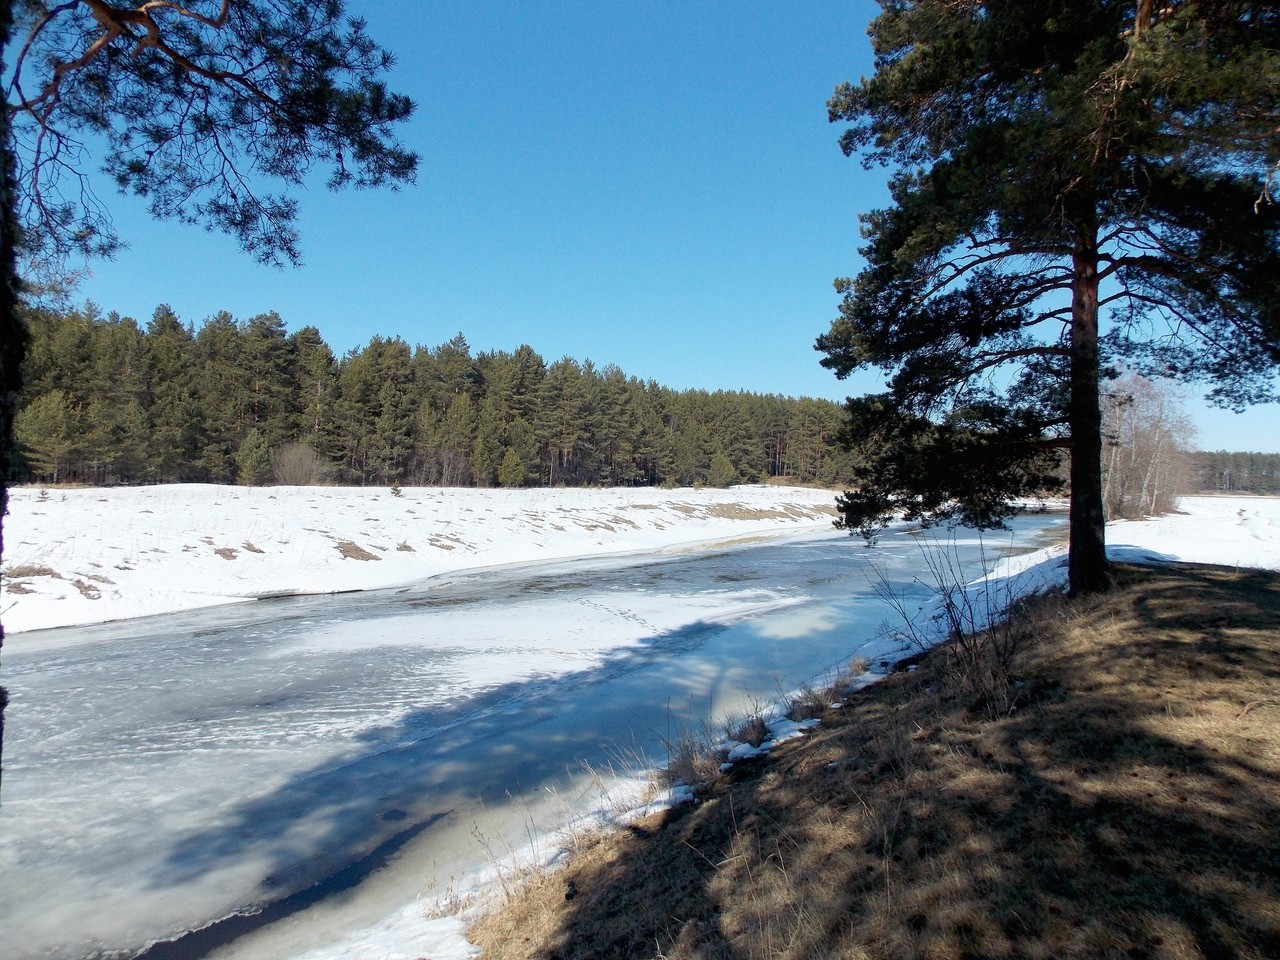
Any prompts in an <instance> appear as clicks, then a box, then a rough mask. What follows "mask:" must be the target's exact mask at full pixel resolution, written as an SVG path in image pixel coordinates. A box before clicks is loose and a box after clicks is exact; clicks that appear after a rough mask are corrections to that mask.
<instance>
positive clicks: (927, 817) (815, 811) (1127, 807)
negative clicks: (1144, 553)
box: [477, 567, 1280, 960]
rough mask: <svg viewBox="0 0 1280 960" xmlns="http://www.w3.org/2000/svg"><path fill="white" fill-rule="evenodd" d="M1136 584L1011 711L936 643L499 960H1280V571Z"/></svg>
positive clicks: (1072, 625) (502, 920)
mask: <svg viewBox="0 0 1280 960" xmlns="http://www.w3.org/2000/svg"><path fill="white" fill-rule="evenodd" d="M1120 577H1121V581H1122V586H1121V588H1120V589H1119V590H1118V591H1117V592H1115V593H1114V594H1113V595H1111V596H1109V597H1107V598H1105V599H1104V600H1101V601H1093V602H1090V603H1088V604H1083V603H1082V604H1076V605H1068V604H1065V603H1064V602H1056V603H1050V602H1046V603H1044V604H1041V605H1040V606H1039V609H1038V611H1037V612H1036V614H1035V616H1034V617H1033V619H1032V620H1031V621H1030V622H1031V624H1032V630H1033V633H1032V634H1030V635H1029V636H1028V637H1026V638H1024V642H1023V644H1022V648H1021V650H1020V652H1019V653H1018V655H1017V657H1016V659H1015V660H1014V676H1013V678H1012V681H1011V683H1010V685H1009V687H1008V689H1007V690H1006V691H1005V692H1006V693H1007V694H1008V695H1009V700H1011V701H1012V708H1011V709H1003V708H1002V709H999V710H996V709H993V708H992V701H991V699H990V698H989V697H987V696H985V695H978V696H975V691H974V689H973V688H972V687H971V686H969V685H966V684H964V683H962V682H960V681H959V679H958V678H957V677H956V676H955V675H954V672H953V671H951V670H950V668H949V666H948V661H947V660H946V656H947V654H946V653H945V652H943V651H937V652H935V653H934V654H932V655H930V656H929V657H928V658H925V660H924V661H923V662H922V664H921V666H920V667H919V669H918V670H916V671H915V672H911V673H907V672H903V673H899V674H895V675H894V676H892V677H890V678H888V679H887V680H886V681H885V682H883V683H881V684H877V685H875V686H873V687H871V688H868V689H867V690H866V691H865V692H864V693H862V694H860V695H858V696H856V697H854V698H852V699H851V700H850V701H849V702H848V703H847V704H846V705H845V706H844V707H843V708H842V709H839V710H832V711H829V712H828V714H827V715H826V717H825V718H824V720H823V725H822V727H821V728H819V730H817V731H815V733H814V734H813V735H812V736H810V737H809V738H808V739H807V740H806V741H805V742H802V743H800V744H797V745H793V744H785V745H783V746H782V747H780V748H779V749H778V750H777V752H776V753H775V755H774V757H773V758H771V759H770V760H768V761H765V762H763V763H761V764H759V765H757V767H755V768H752V769H739V770H737V771H735V773H734V774H733V778H732V780H726V781H722V782H720V783H718V784H717V785H715V786H714V787H712V788H710V789H709V790H708V791H707V792H706V794H705V796H704V798H703V800H702V801H701V802H700V803H699V804H697V805H693V806H685V807H682V808H680V809H678V810H675V811H672V812H671V813H669V814H668V815H666V816H665V817H664V818H662V819H660V820H654V821H650V822H646V823H644V824H642V825H639V826H637V827H635V828H634V829H632V830H631V831H630V833H629V835H626V836H623V837H619V838H617V839H615V840H611V841H603V842H601V843H600V844H599V846H598V847H597V848H596V849H594V850H592V851H590V852H589V853H588V854H586V855H584V856H583V857H581V858H580V859H579V860H578V861H577V862H575V863H574V864H571V865H570V866H569V867H568V868H567V869H566V870H565V871H563V872H561V873H557V874H553V875H551V876H549V877H545V878H542V879H541V880H540V881H538V882H537V883H535V884H534V885H533V887H532V888H531V890H530V893H529V895H528V896H527V897H524V898H521V899H518V900H516V901H514V902H513V903H511V904H509V905H508V906H507V908H506V910H505V911H504V912H502V913H500V914H498V915H496V916H495V917H491V918H489V919H488V920H487V921H486V922H485V923H484V924H482V925H481V927H479V928H478V930H477V933H478V935H480V936H481V937H482V938H483V942H484V943H485V945H486V947H487V952H486V956H489V957H540V958H557V960H570V958H587V957H603V956H608V957H614V958H624V957H654V956H662V957H664V958H671V960H674V958H700V960H712V958H721V960H740V958H748V957H753V958H754V957H761V958H763V957H770V958H787V957H791V958H797V960H798V958H822V957H895V958H898V957H901V958H908V957H911V958H915V957H927V958H936V960H968V958H979V957H1010V958H1018V957H1026V958H1047V957H1055V958H1086V957H1088V958H1092V957H1114V958H1170V960H1173V958H1228V957H1230V958H1253V960H1263V958H1275V957H1278V956H1280V730H1278V728H1280V723H1277V721H1278V720H1280V576H1277V575H1275V574H1270V573H1260V572H1249V571H1245V572H1238V571H1230V570H1224V569H1218V568H1204V567H1169V568H1161V569H1149V568H1137V567H1125V568H1121V572H1120ZM979 693H981V691H979Z"/></svg>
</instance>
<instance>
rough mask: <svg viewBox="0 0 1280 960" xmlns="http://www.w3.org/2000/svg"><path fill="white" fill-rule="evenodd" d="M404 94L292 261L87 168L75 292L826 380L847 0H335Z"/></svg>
mask: <svg viewBox="0 0 1280 960" xmlns="http://www.w3.org/2000/svg"><path fill="white" fill-rule="evenodd" d="M349 7H350V12H351V13H353V14H358V15H361V16H364V17H365V18H366V19H367V20H368V21H369V26H370V32H371V34H372V35H373V36H374V37H375V38H376V39H377V40H378V41H379V42H381V43H382V44H383V45H384V46H387V47H389V48H390V49H392V50H393V51H394V52H395V53H396V55H397V57H398V63H397V66H396V68H395V71H394V73H393V74H392V77H391V86H392V88H393V89H395V90H397V91H399V92H403V93H407V94H409V95H410V96H411V97H413V99H414V100H415V101H417V104H418V111H417V113H416V115H415V117H414V119H413V121H412V123H411V124H410V125H408V126H407V127H406V128H405V129H404V130H403V137H402V138H403V140H404V141H405V142H406V143H407V144H408V145H409V146H411V147H412V148H413V149H415V150H417V151H418V152H419V153H420V155H421V157H422V167H421V172H420V174H419V178H418V184H417V186H416V187H410V188H407V189H405V190H403V191H401V192H399V193H389V192H352V191H345V192H342V193H338V194H333V193H330V192H328V191H326V190H325V189H324V188H323V186H320V185H317V186H316V187H315V188H313V189H312V190H310V191H308V192H304V193H303V194H301V195H300V196H299V199H300V201H301V207H302V220H301V227H302V231H303V251H304V256H305V259H306V263H305V266H304V267H303V268H302V269H300V270H285V271H276V270H273V269H270V268H265V267H259V266H257V265H255V264H254V263H253V262H252V261H251V260H250V259H249V258H248V257H246V256H245V255H243V254H242V253H240V252H239V251H238V249H236V247H235V246H234V244H233V243H232V242H231V241H230V240H228V239H226V238H223V237H221V236H217V235H211V234H206V233H203V232H201V231H200V230H198V229H193V228H190V227H181V226H178V225H175V224H157V223H154V222H152V221H150V220H148V219H147V217H146V215H145V212H144V211H143V210H142V209H141V207H140V205H139V204H137V203H136V202H135V201H132V200H129V199H127V198H123V197H116V196H114V195H113V194H111V193H110V191H109V189H104V190H103V198H104V199H105V200H106V201H107V202H108V204H109V206H110V208H111V211H112V213H113V215H114V217H115V219H116V221H117V224H118V226H119V228H120V231H121V233H122V235H123V236H124V238H125V240H126V241H127V242H129V243H130V245H131V248H130V249H129V250H127V251H125V252H124V253H122V254H121V255H120V256H119V257H117V259H116V260H114V261H112V262H99V263H95V264H93V265H92V271H93V273H92V276H90V277H89V278H88V279H86V280H85V281H84V283H83V284H82V287H81V289H80V291H79V294H78V296H79V297H81V298H88V299H91V300H93V301H95V302H97V303H98V304H100V305H101V306H102V307H103V308H104V309H107V310H117V311H119V312H120V313H122V314H126V315H130V316H134V317H136V318H137V319H138V320H139V321H141V322H145V321H146V320H147V319H148V318H149V317H150V316H151V313H152V311H153V309H154V308H155V306H156V305H157V304H159V303H168V304H170V305H171V306H172V307H173V308H174V309H175V310H176V311H177V312H178V315H179V316H180V317H182V318H183V319H184V320H187V321H195V322H197V323H199V322H200V321H202V320H203V319H204V318H206V317H208V316H210V315H212V314H213V313H215V312H217V311H218V310H228V311H230V312H231V313H232V314H233V315H234V316H236V317H238V318H241V319H244V318H247V317H250V316H252V315H254V314H256V313H262V312H265V311H268V310H275V311H277V312H279V313H280V315H281V316H282V317H283V318H284V320H285V322H286V324H287V325H288V327H289V329H291V330H296V329H297V328H299V327H301V326H304V325H307V324H314V325H315V326H317V327H318V328H319V329H320V331H321V333H322V334H323V335H324V337H325V339H326V340H327V341H328V343H329V344H330V346H332V347H333V348H334V350H335V351H336V352H338V353H339V354H341V353H343V352H345V351H347V350H349V349H351V348H354V347H357V346H360V345H362V344H364V343H366V342H368V340H369V338H370V337H371V336H372V335H374V334H382V335H385V336H395V335H398V336H401V337H403V338H404V339H405V340H407V341H409V342H410V343H422V344H426V345H428V346H434V345H436V344H438V343H442V342H444V341H445V340H448V339H449V338H450V337H452V336H453V335H454V334H456V333H458V332H459V331H461V332H462V333H464V334H465V335H466V337H467V339H468V341H469V342H470V343H471V345H472V348H473V349H475V350H489V349H505V350H514V349H515V348H516V347H517V346H519V345H520V344H522V343H528V344H529V345H531V346H532V347H533V348H534V349H535V350H537V351H538V352H539V353H541V354H542V355H543V356H544V357H545V358H547V359H548V360H549V361H550V360H555V359H558V358H559V357H561V356H564V355H566V354H567V355H569V356H573V357H576V358H577V359H578V360H584V359H588V358H589V359H591V360H593V361H595V363H596V364H597V365H602V364H605V363H614V364H617V365H618V366H620V367H621V368H622V369H623V370H624V371H626V372H627V373H628V374H631V375H634V376H638V377H641V378H643V379H650V378H652V379H654V380H657V381H658V382H660V383H663V384H666V385H668V386H672V387H677V388H686V387H704V388H707V389H718V388H726V389H745V390H751V391H756V392H765V393H783V394H789V395H796V396H800V395H804V396H818V397H828V398H831V399H834V400H842V399H843V398H844V397H845V396H847V395H848V394H850V393H860V392H863V391H865V390H867V389H871V388H873V387H874V386H875V385H876V384H875V381H874V380H873V379H870V378H866V379H861V380H859V379H855V380H851V381H847V382H845V383H841V382H840V381H837V380H836V379H835V377H833V376H832V375H831V374H830V373H829V372H827V371H826V370H824V369H823V368H822V367H820V366H819V365H818V359H819V355H818V353H817V352H816V351H814V349H813V340H814V338H815V337H816V336H818V335H819V334H820V333H822V332H824V331H825V330H826V329H827V327H828V325H829V324H830V321H831V319H832V318H833V317H834V316H835V314H836V307H837V303H838V298H837V297H836V295H835V293H834V291H833V290H832V286H831V281H832V279H833V278H834V277H836V276H841V275H853V274H855V273H857V271H858V269H859V266H860V259H859V257H858V255H857V246H858V244H859V236H858V223H857V215H858V213H859V212H861V211H864V210H867V209H870V208H873V207H877V206H883V205H884V203H885V200H886V196H887V194H886V190H885V185H884V184H885V179H886V175H885V173H884V172H883V171H879V170H875V171H871V172H867V171H864V170H863V169H862V167H861V165H860V164H859V163H858V162H857V161H856V160H851V159H846V158H845V157H844V156H843V155H842V154H841V152H840V150H839V148H838V146H837V144H836V138H837V136H838V135H839V132H840V129H839V128H838V127H835V126H832V125H830V124H828V123H827V117H826V100H827V98H828V97H829V96H830V94H831V92H832V89H833V88H834V86H835V85H836V84H837V83H838V82H841V81H844V80H853V81H856V80H857V79H858V78H859V77H860V76H861V75H862V74H864V73H870V72H871V70H872V65H871V51H870V44H869V42H868V40H867V36H866V26H867V23H868V22H869V21H870V20H871V18H872V17H873V16H874V15H875V13H876V11H877V9H878V7H877V5H876V4H874V3H871V2H866V0H843V2H832V0H821V2H813V0H807V2H804V3H798V2H781V3H778V2H773V3H769V2H764V0H738V2H735V3H728V2H718V0H717V2H699V3H687V2H684V0H646V2H643V3H621V2H587V0H579V2H541V0H539V2H532V3H530V2H493V0H465V2H464V0H449V2H440V0H429V2H422V3H411V2H408V0H350V3H349ZM1188 409H1189V410H1190V411H1191V412H1192V413H1193V415H1194V416H1195V418H1196V420H1197V422H1198V423H1199V424H1200V429H1201V436H1200V444H1201V445H1202V446H1205V447H1209V448H1218V447H1226V448H1230V449H1255V450H1268V451H1276V450H1280V407H1276V406H1274V405H1272V406H1269V407H1266V408H1260V409H1257V410H1255V411H1253V412H1251V413H1250V414H1249V415H1247V416H1244V417H1234V416H1230V415H1223V414H1220V413H1213V412H1209V411H1207V410H1205V409H1203V407H1202V405H1200V404H1198V403H1189V404H1188Z"/></svg>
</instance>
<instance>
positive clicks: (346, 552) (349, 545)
mask: <svg viewBox="0 0 1280 960" xmlns="http://www.w3.org/2000/svg"><path fill="white" fill-rule="evenodd" d="M338 552H339V553H341V554H342V555H343V556H344V557H346V558H347V559H348V560H381V559H382V558H381V557H380V556H378V555H377V554H376V553H370V552H369V551H368V550H366V549H365V548H364V547H362V546H360V544H358V543H355V542H354V541H351V540H343V541H341V542H339V543H338Z"/></svg>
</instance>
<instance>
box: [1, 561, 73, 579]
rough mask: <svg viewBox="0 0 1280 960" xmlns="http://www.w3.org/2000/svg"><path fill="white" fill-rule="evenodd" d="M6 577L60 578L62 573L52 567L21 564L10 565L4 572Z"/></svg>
mask: <svg viewBox="0 0 1280 960" xmlns="http://www.w3.org/2000/svg"><path fill="white" fill-rule="evenodd" d="M4 575H5V577H6V578H7V579H10V580H22V579H26V578H28V577H53V578H54V579H55V580H61V579H62V574H60V573H59V572H58V571H57V570H55V569H53V567H41V566H37V565H36V564H31V563H28V564H23V565H21V566H17V567H10V568H9V569H8V570H6V571H5V572H4Z"/></svg>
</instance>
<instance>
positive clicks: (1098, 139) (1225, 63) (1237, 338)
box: [818, 0, 1280, 592]
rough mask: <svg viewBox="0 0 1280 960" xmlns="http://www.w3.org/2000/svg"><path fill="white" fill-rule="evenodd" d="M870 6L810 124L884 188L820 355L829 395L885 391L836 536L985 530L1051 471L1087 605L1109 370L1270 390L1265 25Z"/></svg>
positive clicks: (1272, 277)
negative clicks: (846, 125)
mask: <svg viewBox="0 0 1280 960" xmlns="http://www.w3.org/2000/svg"><path fill="white" fill-rule="evenodd" d="M882 7H883V9H884V12H883V13H882V14H881V15H880V16H879V17H878V18H877V19H876V20H875V22H874V23H873V24H872V26H871V30H870V33H871V35H872V38H873V42H874V45H875V51H876V72H875V75H874V76H872V77H870V78H868V79H865V80H863V82H862V83H861V84H859V85H857V86H854V85H844V86H841V87H838V88H837V90H836V93H835V96H834V97H833V98H832V100H831V101H830V103H829V108H830V114H831V118H832V120H843V121H849V122H851V123H852V124H853V126H852V127H851V128H850V129H849V130H848V131H847V132H846V133H845V134H844V137H843V138H842V144H843V146H844V149H845V151H846V152H847V153H853V152H854V151H857V150H861V149H865V150H866V151H867V152H866V154H865V159H866V161H867V162H869V163H874V162H879V163H885V164H892V165H894V166H896V168H897V172H896V174H895V176H894V178H893V180H892V183H891V193H892V200H893V205H892V206H891V207H889V208H887V209H884V210H878V211H874V212H872V213H868V214H865V215H864V216H863V217H862V221H863V233H864V236H865V237H866V238H867V244H866V246H865V247H864V248H863V254H864V255H865V257H866V260H867V266H866V268H865V269H864V270H863V271H862V273H861V274H860V275H859V276H858V277H857V278H856V280H841V281H838V283H837V289H838V290H839V292H841V293H842V294H843V295H844V299H843V302H842V304H841V307H840V317H839V318H838V319H837V320H836V321H835V322H834V323H833V325H832V328H831V330H830V332H829V333H828V334H826V335H825V336H823V337H821V338H820V339H819V341H818V346H819V349H821V350H822V351H824V352H825V353H826V357H825V358H824V360H823V363H824V364H825V365H826V366H828V367H830V368H831V369H833V370H834V371H835V372H836V373H837V375H839V376H847V375H848V374H849V373H851V372H853V371H854V370H858V369H861V368H865V367H875V368H879V369H881V370H883V371H885V372H886V373H888V374H889V375H890V381H889V389H888V392H887V393H885V394H882V395H878V396H872V397H866V398H861V399H855V400H851V401H850V403H849V413H850V417H849V424H848V427H847V431H848V435H849V437H850V439H851V441H852V442H853V443H854V445H855V446H856V447H857V449H858V451H859V453H860V455H861V456H862V458H863V462H862V464H861V466H860V467H859V471H858V477H857V480H858V483H859V487H858V489H856V490H853V491H850V492H849V493H847V494H846V495H845V496H844V498H843V499H842V500H841V510H842V513H843V518H844V522H845V523H846V525H848V526H850V527H859V528H862V529H864V530H866V531H868V532H870V531H873V530H874V529H876V528H877V526H878V525H879V524H880V523H881V522H883V519H884V518H885V517H886V516H888V515H890V514H893V513H895V512H905V513H906V514H907V515H908V516H909V517H915V518H920V519H924V520H933V521H936V520H939V519H944V518H950V517H959V518H960V519H963V520H965V521H966V522H972V523H977V524H981V525H997V524H999V523H1001V522H1002V521H1003V519H1004V518H1005V517H1007V516H1008V515H1009V514H1010V512H1011V510H1012V509H1014V508H1013V506H1012V504H1013V500H1012V498H1016V497H1020V496H1026V495H1032V494H1035V493H1038V492H1042V491H1046V490H1053V489H1055V487H1056V486H1057V484H1058V479H1057V471H1058V464H1057V459H1056V451H1058V450H1065V451H1069V453H1070V489H1071V515H1070V539H1071V549H1070V559H1069V576H1070V582H1071V588H1072V590H1073V591H1075V592H1088V591H1093V590H1100V589H1104V588H1105V587H1106V586H1107V585H1108V583H1109V574H1108V569H1107V562H1106V555H1105V549H1104V533H1103V523H1104V514H1103V505H1102V482H1101V479H1102V475H1101V445H1102V430H1101V412H1100V404H1099V391H1100V381H1101V379H1102V377H1103V376H1104V373H1105V365H1104V361H1105V360H1106V359H1107V357H1108V354H1118V355H1121V356H1127V357H1129V358H1131V359H1134V360H1135V361H1142V362H1144V363H1146V364H1147V365H1149V366H1153V367H1160V368H1162V369H1163V370H1164V372H1167V373H1172V374H1176V375H1179V376H1182V377H1185V378H1195V377H1200V378H1208V379H1210V380H1212V381H1213V382H1214V384H1215V388H1214V396H1216V397H1217V398H1218V399H1220V400H1221V401H1223V402H1229V403H1244V402H1248V401H1251V400H1256V399H1262V398H1266V397H1269V396H1274V395H1275V393H1276V389H1275V364H1276V362H1277V361H1280V313H1278V312H1277V309H1276V304H1277V303H1280V249H1278V245H1277V236H1278V234H1277V227H1278V226H1280V210H1278V209H1277V208H1276V207H1274V206H1272V205H1270V204H1268V203H1266V202H1262V203H1259V199H1260V197H1264V194H1265V190H1266V185H1265V183H1264V173H1265V172H1266V169H1267V168H1268V167H1269V166H1270V164H1272V163H1274V158H1275V156H1276V154H1277V143H1278V142H1280V141H1278V137H1277V134H1276V130H1277V129H1280V125H1278V124H1277V122H1276V121H1277V118H1276V113H1275V103H1276V102H1277V99H1276V97H1277V92H1278V91H1280V66H1278V58H1280V53H1278V52H1277V51H1278V50H1280V43H1278V42H1277V40H1278V39H1280V37H1278V35H1280V10H1277V9H1276V8H1275V7H1274V6H1273V5H1272V4H1268V3H1260V2H1240V3H1233V4H1214V3H1210V2H1208V0H1203V2H1202V0H1182V2H1173V3H1169V4H1165V5H1162V6H1159V7H1157V6H1156V5H1154V4H1148V3H1142V4H1138V5H1137V8H1136V11H1135V7H1134V5H1133V4H1132V3H1123V2H1114V0H1051V2H1046V3H1039V4H1031V3H1006V4H965V3H953V2H950V0H918V2H912V3H897V2H888V0H886V2H884V3H882ZM1223 77H1227V78H1230V81H1229V83H1225V84H1224V83H1223V82H1222V79H1221V78H1223ZM1257 116H1260V117H1261V120H1257V119H1256V117H1257ZM1107 321H1110V323H1111V327H1110V329H1109V331H1108V328H1107V327H1106V326H1105V323H1106V322H1107Z"/></svg>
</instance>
